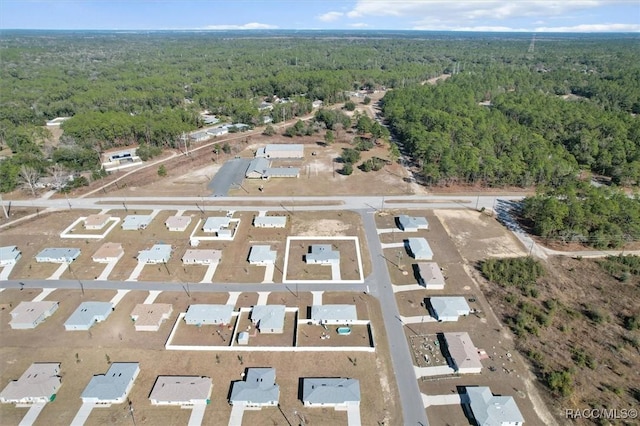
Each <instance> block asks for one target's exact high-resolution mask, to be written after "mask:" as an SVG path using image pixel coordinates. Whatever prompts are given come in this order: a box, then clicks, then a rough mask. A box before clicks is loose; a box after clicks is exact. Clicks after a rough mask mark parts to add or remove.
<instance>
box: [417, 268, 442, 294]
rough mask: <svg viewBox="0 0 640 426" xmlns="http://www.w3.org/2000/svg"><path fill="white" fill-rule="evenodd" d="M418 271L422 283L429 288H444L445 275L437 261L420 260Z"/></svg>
mask: <svg viewBox="0 0 640 426" xmlns="http://www.w3.org/2000/svg"><path fill="white" fill-rule="evenodd" d="M418 273H419V274H420V284H422V285H423V286H425V287H426V289H427V290H442V289H444V275H442V271H441V270H440V267H439V266H438V264H437V263H435V262H419V263H418Z"/></svg>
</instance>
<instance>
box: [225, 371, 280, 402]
mask: <svg viewBox="0 0 640 426" xmlns="http://www.w3.org/2000/svg"><path fill="white" fill-rule="evenodd" d="M279 399H280V386H278V385H276V370H275V369H274V368H247V374H246V375H245V380H244V381H238V382H233V385H232V387H231V396H230V397H229V403H230V404H231V405H236V404H241V405H243V406H244V407H251V408H262V407H275V406H277V405H278V400H279Z"/></svg>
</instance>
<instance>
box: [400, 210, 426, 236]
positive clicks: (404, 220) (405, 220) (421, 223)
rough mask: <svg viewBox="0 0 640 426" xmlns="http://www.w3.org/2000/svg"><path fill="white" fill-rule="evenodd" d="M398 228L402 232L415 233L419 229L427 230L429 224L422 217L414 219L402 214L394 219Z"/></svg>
mask: <svg viewBox="0 0 640 426" xmlns="http://www.w3.org/2000/svg"><path fill="white" fill-rule="evenodd" d="M396 220H397V221H398V227H399V228H400V229H401V230H403V231H404V232H416V231H418V230H419V229H429V222H428V221H427V219H426V218H424V217H414V216H407V215H406V214H402V215H400V216H397V217H396Z"/></svg>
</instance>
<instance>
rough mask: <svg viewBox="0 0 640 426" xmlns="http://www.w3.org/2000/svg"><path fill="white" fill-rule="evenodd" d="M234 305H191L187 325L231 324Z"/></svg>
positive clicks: (186, 319) (187, 314)
mask: <svg viewBox="0 0 640 426" xmlns="http://www.w3.org/2000/svg"><path fill="white" fill-rule="evenodd" d="M233 308H234V306H233V305H190V306H189V308H188V309H187V313H186V314H185V316H184V320H185V322H186V323H187V324H229V323H230V322H231V317H232V315H233Z"/></svg>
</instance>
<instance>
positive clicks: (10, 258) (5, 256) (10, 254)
mask: <svg viewBox="0 0 640 426" xmlns="http://www.w3.org/2000/svg"><path fill="white" fill-rule="evenodd" d="M21 256H22V253H20V250H18V246H4V247H0V267H3V266H9V265H14V264H15V263H16V262H17V261H18V259H20V257H21Z"/></svg>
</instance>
